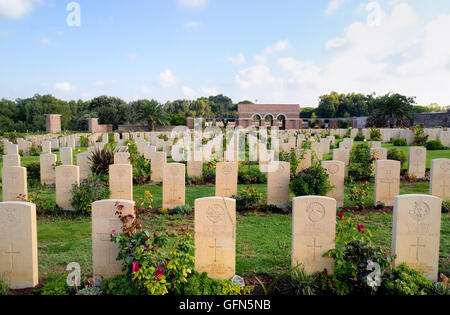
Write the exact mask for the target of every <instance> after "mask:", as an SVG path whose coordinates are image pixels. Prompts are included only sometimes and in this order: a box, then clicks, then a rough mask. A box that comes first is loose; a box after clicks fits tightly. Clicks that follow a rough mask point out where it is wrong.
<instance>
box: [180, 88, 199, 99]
mask: <svg viewBox="0 0 450 315" xmlns="http://www.w3.org/2000/svg"><path fill="white" fill-rule="evenodd" d="M181 90H182V92H183V97H185V98H195V95H196V93H195V90H194V89H192V88H190V87H188V86H183V87H182V88H181Z"/></svg>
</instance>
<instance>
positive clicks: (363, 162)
mask: <svg viewBox="0 0 450 315" xmlns="http://www.w3.org/2000/svg"><path fill="white" fill-rule="evenodd" d="M373 163H374V158H373V157H372V155H371V154H370V148H369V144H368V143H367V142H363V143H360V144H358V145H357V146H356V147H355V148H354V149H353V151H352V154H351V155H350V164H349V166H348V173H349V175H350V176H352V177H353V178H355V179H356V180H369V179H370V178H371V177H372V175H373V168H372V165H373Z"/></svg>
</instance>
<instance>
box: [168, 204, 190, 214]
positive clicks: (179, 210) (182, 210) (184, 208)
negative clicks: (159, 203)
mask: <svg viewBox="0 0 450 315" xmlns="http://www.w3.org/2000/svg"><path fill="white" fill-rule="evenodd" d="M191 212H192V207H191V206H190V205H181V206H178V207H175V208H173V209H171V210H170V214H188V213H191Z"/></svg>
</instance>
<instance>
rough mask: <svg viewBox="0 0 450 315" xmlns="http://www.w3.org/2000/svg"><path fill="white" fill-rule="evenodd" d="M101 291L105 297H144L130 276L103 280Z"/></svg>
mask: <svg viewBox="0 0 450 315" xmlns="http://www.w3.org/2000/svg"><path fill="white" fill-rule="evenodd" d="M101 290H102V291H103V294H104V295H142V294H143V292H142V291H140V290H139V289H138V288H137V287H136V284H135V283H134V282H133V280H132V277H131V276H130V275H119V276H115V277H114V278H110V279H103V281H102V286H101Z"/></svg>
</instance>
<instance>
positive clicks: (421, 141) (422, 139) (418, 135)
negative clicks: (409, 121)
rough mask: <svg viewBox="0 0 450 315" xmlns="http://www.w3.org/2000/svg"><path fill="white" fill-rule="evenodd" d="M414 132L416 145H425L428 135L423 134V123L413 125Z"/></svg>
mask: <svg viewBox="0 0 450 315" xmlns="http://www.w3.org/2000/svg"><path fill="white" fill-rule="evenodd" d="M412 129H413V133H414V143H415V144H416V145H421V146H424V145H426V143H427V141H428V135H426V134H425V128H424V126H423V125H419V126H414V127H413V128H412Z"/></svg>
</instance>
